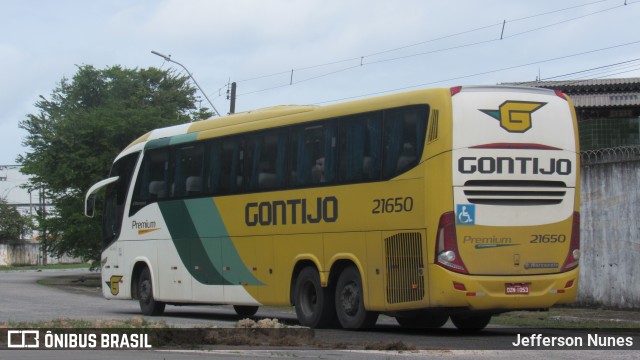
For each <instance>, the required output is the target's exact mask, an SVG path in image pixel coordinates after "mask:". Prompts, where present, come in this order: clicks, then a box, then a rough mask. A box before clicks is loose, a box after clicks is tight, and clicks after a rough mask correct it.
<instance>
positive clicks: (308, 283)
mask: <svg viewBox="0 0 640 360" xmlns="http://www.w3.org/2000/svg"><path fill="white" fill-rule="evenodd" d="M293 300H294V305H295V307H296V315H297V316H298V321H299V322H300V325H302V326H308V327H311V328H323V327H329V326H330V325H331V324H332V323H333V320H334V319H335V316H336V315H335V314H336V311H335V308H334V306H333V299H332V296H331V290H330V289H329V288H327V287H324V288H323V287H322V286H321V285H320V275H319V274H318V271H317V270H316V269H315V268H313V267H310V266H308V267H305V268H304V269H302V271H300V274H298V277H297V278H296V284H295V287H294V295H293Z"/></svg>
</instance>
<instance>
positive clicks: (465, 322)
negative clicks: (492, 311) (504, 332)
mask: <svg viewBox="0 0 640 360" xmlns="http://www.w3.org/2000/svg"><path fill="white" fill-rule="evenodd" d="M489 321H491V315H451V322H452V323H453V325H455V326H456V327H457V328H458V330H462V331H480V330H482V329H484V328H485V327H487V325H489Z"/></svg>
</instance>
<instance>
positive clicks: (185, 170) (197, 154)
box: [171, 144, 204, 197]
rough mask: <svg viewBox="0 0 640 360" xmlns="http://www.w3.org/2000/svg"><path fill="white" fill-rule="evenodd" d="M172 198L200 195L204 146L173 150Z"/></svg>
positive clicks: (195, 145)
mask: <svg viewBox="0 0 640 360" xmlns="http://www.w3.org/2000/svg"><path fill="white" fill-rule="evenodd" d="M173 154H174V157H173V159H174V161H173V162H172V166H173V184H172V186H171V191H172V197H185V196H197V195H201V194H202V172H203V159H204V146H203V145H202V144H194V145H188V146H183V147H179V148H176V149H175V150H174V153H173Z"/></svg>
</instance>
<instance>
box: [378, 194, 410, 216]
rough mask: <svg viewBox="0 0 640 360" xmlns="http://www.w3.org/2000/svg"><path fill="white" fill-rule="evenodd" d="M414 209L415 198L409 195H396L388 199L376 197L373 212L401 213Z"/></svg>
mask: <svg viewBox="0 0 640 360" xmlns="http://www.w3.org/2000/svg"><path fill="white" fill-rule="evenodd" d="M412 210H413V198H412V197H411V196H408V197H396V198H386V199H374V200H373V210H371V213H372V214H386V213H399V212H409V211H412Z"/></svg>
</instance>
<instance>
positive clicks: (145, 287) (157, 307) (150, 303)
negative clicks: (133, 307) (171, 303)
mask: <svg viewBox="0 0 640 360" xmlns="http://www.w3.org/2000/svg"><path fill="white" fill-rule="evenodd" d="M138 301H139V302H140V310H142V314H144V315H148V316H158V315H162V313H164V307H165V305H166V304H165V303H163V302H161V301H157V300H156V299H154V298H153V283H152V281H151V272H149V268H148V267H145V268H144V269H142V272H141V273H140V278H138Z"/></svg>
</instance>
